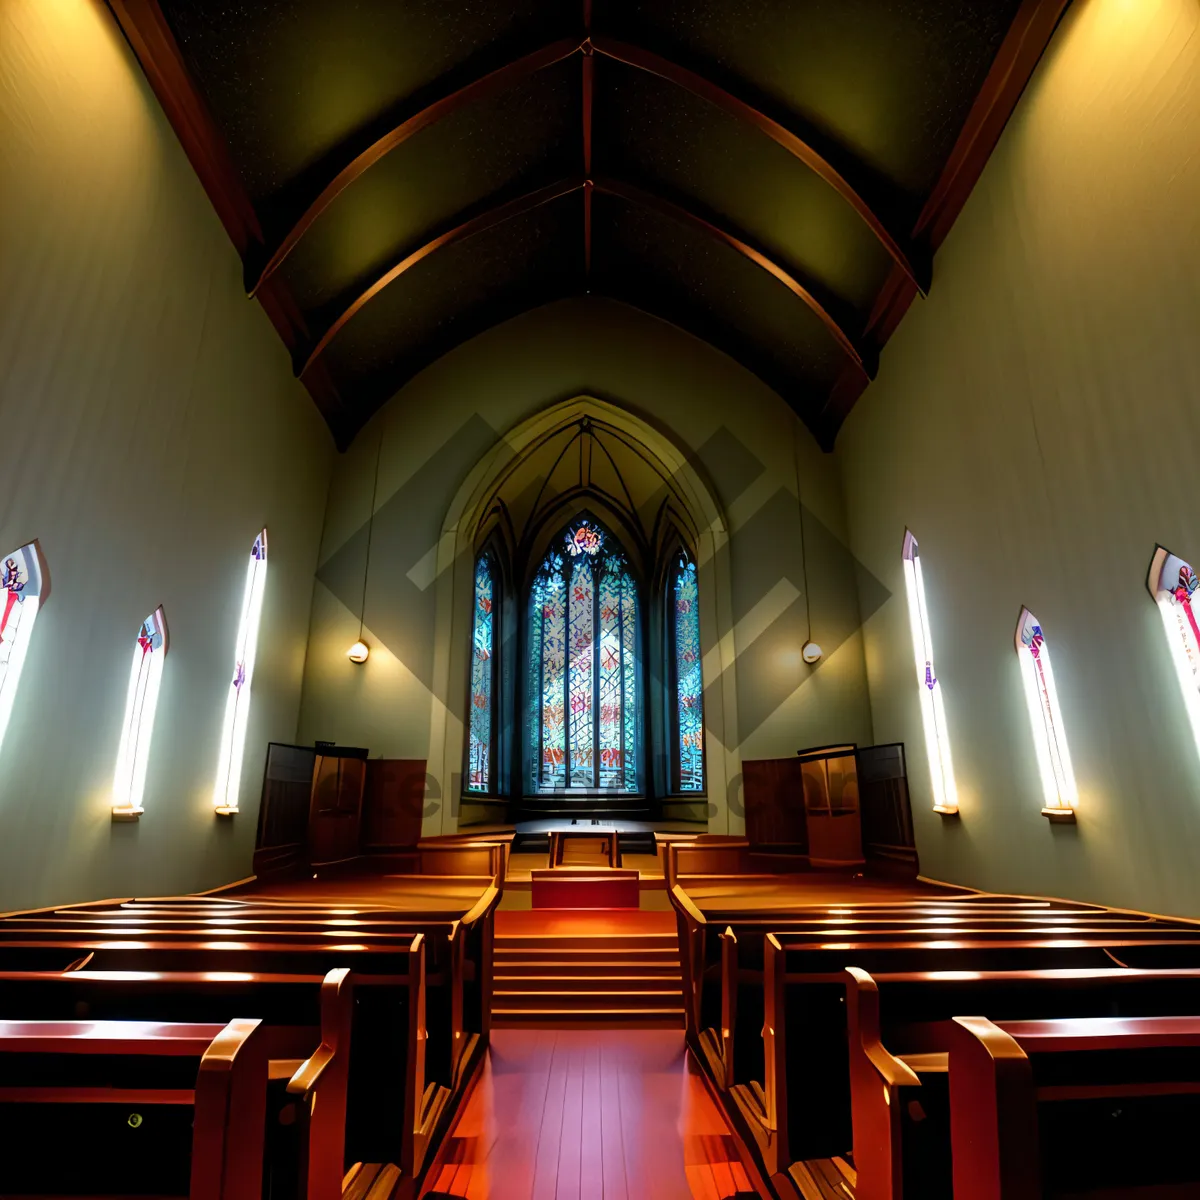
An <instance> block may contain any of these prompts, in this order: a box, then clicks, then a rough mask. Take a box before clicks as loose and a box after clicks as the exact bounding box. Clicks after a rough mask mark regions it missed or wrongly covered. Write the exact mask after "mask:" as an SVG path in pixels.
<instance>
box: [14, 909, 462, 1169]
mask: <svg viewBox="0 0 1200 1200" xmlns="http://www.w3.org/2000/svg"><path fill="white" fill-rule="evenodd" d="M456 927H457V926H456V923H455V928H456ZM235 933H236V935H237V940H236V941H234V942H232V943H224V942H221V941H210V940H188V939H189V938H191V939H197V938H200V937H203V938H206V939H207V937H208V931H207V930H201V931H200V932H199V933H198V934H197V933H196V932H195V931H192V930H181V931H177V936H176V937H175V938H174V939H173V940H169V941H152V940H148V939H146V940H139V939H128V940H125V939H123V940H121V941H120V942H117V943H116V946H118V947H119V949H115V950H113V949H106V948H105V946H106V944H109V945H111V943H106V942H105V940H103V939H100V940H85V939H76V940H69V941H66V942H65V943H62V944H66V945H68V946H69V947H70V949H71V951H72V952H73V953H75V954H76V955H77V956H79V960H80V961H81V962H86V964H87V967H88V968H90V969H91V970H92V971H93V972H96V973H99V974H101V975H105V976H108V977H109V978H117V979H130V977H139V976H144V975H146V974H154V973H157V972H163V971H167V972H190V973H193V974H195V973H198V972H202V973H205V974H207V975H208V976H209V977H210V978H213V977H215V978H216V979H217V981H218V982H219V981H227V982H238V981H240V980H248V979H250V978H252V974H253V973H252V972H251V971H249V970H248V968H250V967H253V968H255V969H256V970H257V972H258V973H262V974H272V975H285V974H290V975H306V976H309V977H313V976H318V977H319V976H320V975H322V974H323V973H325V972H326V971H329V970H330V969H332V968H334V967H337V966H347V965H348V966H352V967H353V968H354V971H355V977H356V979H357V981H358V985H359V986H358V989H357V993H358V994H357V1000H356V1004H355V1011H354V1016H355V1020H354V1028H355V1030H356V1035H355V1036H354V1037H353V1038H352V1039H351V1041H350V1045H351V1064H350V1085H349V1087H350V1098H349V1104H350V1110H351V1115H350V1126H351V1129H352V1138H351V1143H350V1155H351V1157H352V1158H354V1157H362V1156H364V1155H369V1156H370V1158H371V1159H372V1160H377V1159H387V1160H389V1161H396V1162H399V1163H400V1165H401V1167H402V1168H405V1169H408V1170H410V1171H411V1172H412V1173H414V1174H415V1173H416V1172H418V1171H419V1170H420V1168H421V1166H422V1163H423V1159H424V1156H425V1153H426V1151H427V1150H428V1147H429V1145H430V1144H431V1143H432V1142H433V1141H434V1140H435V1138H436V1137H437V1136H438V1135H439V1133H440V1131H441V1130H442V1129H443V1128H444V1126H445V1124H446V1123H447V1121H448V1119H449V1116H450V1114H451V1112H452V1111H453V1107H454V1104H455V1102H456V1101H457V1099H458V1098H460V1097H461V1095H462V1092H463V1090H464V1089H465V1084H466V1081H467V1078H468V1077H469V1072H470V1070H471V1069H473V1065H474V1061H477V1060H478V1058H479V1057H480V1056H481V1052H482V1044H481V1042H480V1037H479V1034H478V1033H469V1032H464V1030H463V1028H462V1004H461V991H460V990H455V988H454V983H453V981H454V980H457V979H459V978H460V977H459V975H458V973H457V971H456V972H453V973H452V974H451V975H449V976H448V977H447V981H446V986H445V987H443V988H442V989H440V990H439V992H438V993H437V995H438V998H439V1001H440V1004H439V1010H438V1012H437V1013H436V1014H435V1020H434V1022H433V1025H434V1029H435V1036H433V1037H429V1036H428V1035H427V1032H426V1013H427V1011H428V1008H427V1005H426V999H425V986H424V968H423V961H424V938H423V935H422V934H421V933H420V932H417V933H410V934H409V935H408V940H407V941H406V942H402V943H396V942H391V943H388V944H387V945H383V946H381V945H379V944H373V943H372V942H370V941H364V942H363V943H361V944H356V945H345V944H323V943H322V942H321V941H320V940H317V941H312V942H304V941H303V940H302V939H300V938H299V936H297V937H296V938H295V939H294V940H292V941H290V942H276V941H268V940H262V941H257V940H253V939H254V937H255V935H254V934H252V933H247V932H244V931H235ZM45 936H47V937H53V936H54V935H53V934H49V933H48V934H46V935H45ZM155 936H156V937H161V936H162V934H161V933H160V934H157V935H155ZM451 936H452V937H454V934H453V933H452V935H451ZM452 944H453V943H452ZM36 948H37V947H35V949H36ZM14 949H15V950H17V951H18V952H20V951H21V944H20V943H3V942H0V963H4V962H5V959H6V957H11V952H12V951H13V950H14ZM410 956H415V961H412V962H411V963H410V961H409V959H410ZM8 965H9V966H10V967H11V966H13V964H12V963H11V962H10V963H9V964H8ZM77 973H78V972H69V973H68V977H69V976H70V975H74V974H77ZM455 996H458V997H459V999H458V1000H455V999H454V997H455ZM2 1004H3V1001H2V1000H0V1005H2ZM431 1062H432V1064H433V1066H432V1068H430V1063H431ZM410 1067H411V1070H410V1069H409V1068H410ZM397 1080H399V1083H398V1082H397ZM356 1114H357V1115H356ZM340 1168H341V1164H340V1163H339V1171H340ZM340 1177H341V1176H340V1173H339V1175H338V1178H339V1179H340Z"/></svg>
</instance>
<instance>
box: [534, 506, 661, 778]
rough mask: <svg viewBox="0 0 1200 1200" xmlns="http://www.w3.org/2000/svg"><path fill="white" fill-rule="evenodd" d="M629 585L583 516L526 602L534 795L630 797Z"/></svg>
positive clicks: (616, 557)
mask: <svg viewBox="0 0 1200 1200" xmlns="http://www.w3.org/2000/svg"><path fill="white" fill-rule="evenodd" d="M636 604H637V599H636V588H635V586H634V583H633V580H632V578H631V577H630V575H629V573H628V570H627V568H626V565H625V559H624V557H623V555H622V554H621V553H620V551H619V550H618V549H617V548H616V545H615V542H614V540H613V538H612V536H611V535H610V534H608V533H607V532H606V531H605V530H604V529H603V528H602V527H601V526H600V525H599V524H598V523H597V522H596V521H594V520H593V519H592V518H591V517H587V516H584V517H580V518H579V519H577V520H576V521H574V522H573V523H572V524H571V525H569V526H568V527H567V529H566V530H564V532H563V533H562V534H561V535H560V536H559V538H558V539H556V540H555V542H554V543H553V544H552V546H551V549H550V551H549V553H548V554H547V556H546V558H545V560H544V561H543V563H542V566H541V569H540V570H539V571H538V574H537V576H536V578H535V580H534V583H533V588H532V590H531V596H530V610H529V615H530V629H529V695H530V705H529V710H528V712H529V723H530V727H529V731H528V738H529V741H528V744H529V747H530V760H531V762H532V763H533V764H535V765H534V769H533V772H532V776H533V777H532V781H531V782H532V786H533V787H534V789H535V790H537V791H551V790H555V789H558V788H564V787H570V788H581V789H582V788H586V789H589V790H594V789H601V788H602V789H605V790H616V791H636V790H637V784H638V770H637V763H638V757H637V756H638V737H637V729H638V725H637V721H638V697H637V684H638V677H637V613H636Z"/></svg>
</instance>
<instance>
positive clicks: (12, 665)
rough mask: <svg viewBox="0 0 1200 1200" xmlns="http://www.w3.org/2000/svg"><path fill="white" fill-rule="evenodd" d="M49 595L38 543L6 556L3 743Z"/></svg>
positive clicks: (0, 626)
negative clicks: (42, 608) (30, 642)
mask: <svg viewBox="0 0 1200 1200" xmlns="http://www.w3.org/2000/svg"><path fill="white" fill-rule="evenodd" d="M49 594H50V580H49V578H48V576H47V573H46V569H45V564H44V563H43V561H42V555H41V551H40V550H39V549H38V544H37V542H29V543H28V544H27V545H24V546H22V547H20V549H17V550H14V551H12V553H11V554H6V555H5V556H4V560H3V565H2V566H0V598H2V599H3V602H4V608H3V611H0V741H3V739H4V734H5V731H6V730H7V729H8V722H9V718H10V717H11V716H12V711H13V704H14V702H15V701H16V697H17V687H18V685H19V684H20V682H21V672H22V671H23V670H24V668H25V657H26V655H27V654H28V653H29V639H30V638H31V637H32V636H33V623H34V621H35V620H37V615H38V612H39V611H40V609H41V606H42V605H43V604H45V603H46V597H47V596H48V595H49Z"/></svg>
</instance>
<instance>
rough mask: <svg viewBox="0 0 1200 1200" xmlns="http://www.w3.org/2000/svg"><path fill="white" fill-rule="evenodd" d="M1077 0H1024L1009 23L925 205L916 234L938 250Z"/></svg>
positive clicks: (918, 220) (918, 219) (914, 234)
mask: <svg viewBox="0 0 1200 1200" xmlns="http://www.w3.org/2000/svg"><path fill="white" fill-rule="evenodd" d="M1070 3H1071V0H1024V3H1023V4H1022V5H1021V7H1020V8H1019V9H1018V10H1017V15H1016V16H1015V17H1014V18H1013V22H1012V24H1011V25H1010V26H1009V30H1008V33H1007V35H1006V36H1005V38H1004V41H1003V42H1002V43H1001V45H1000V50H999V52H998V53H997V55H996V58H995V61H994V62H993V63H992V67H991V70H990V71H988V74H987V78H986V79H985V80H984V81H983V87H982V88H980V89H979V95H978V96H976V97H975V103H974V104H973V105H972V106H971V111H970V112H969V113H968V114H967V119H966V121H965V123H964V124H963V127H962V131H961V132H960V133H959V135H958V140H957V141H956V142H955V143H954V149H953V150H951V151H950V157H949V158H948V159H947V160H946V165H945V166H944V167H943V168H942V174H941V177H940V178H939V179H938V181H937V183H936V184H935V185H934V189H933V191H932V192H931V193H930V196H929V199H928V200H927V201H926V202H925V205H924V207H923V208H922V209H921V214H920V216H919V217H918V218H917V224H916V227H915V229H914V230H913V236H914V237H917V238H920V239H921V240H922V241H924V242H925V243H927V244H928V245H930V246H932V247H933V248H934V249H935V250H936V249H937V248H938V247H939V246H940V245H941V244H942V242H944V241H945V240H946V235H947V234H948V233H949V232H950V227H951V226H952V225H953V224H954V222H955V220H956V219H957V217H958V214H959V213H960V212H962V209H963V205H965V204H966V202H967V197H968V196H969V195H970V194H971V191H972V189H973V188H974V187H975V184H976V183H977V182H978V181H979V177H980V175H982V174H983V168H984V167H985V166H986V165H987V161H988V159H989V158H990V157H991V154H992V151H993V150H994V149H995V148H996V143H997V142H998V141H999V140H1000V135H1001V134H1002V133H1003V132H1004V127H1005V125H1007V124H1008V119H1009V117H1011V116H1012V114H1013V110H1014V109H1015V108H1016V107H1017V101H1019V100H1020V99H1021V95H1022V93H1023V92H1024V91H1025V87H1026V85H1027V84H1028V83H1029V80H1030V78H1031V77H1032V75H1033V72H1034V69H1035V68H1036V67H1037V65H1038V63H1039V62H1040V61H1041V58H1042V55H1043V54H1044V53H1045V52H1046V47H1047V46H1048V45H1049V44H1050V39H1051V37H1053V36H1054V31H1055V30H1056V29H1057V28H1058V23H1059V21H1061V20H1062V16H1063V13H1065V12H1066V10H1067V7H1068V5H1069V4H1070Z"/></svg>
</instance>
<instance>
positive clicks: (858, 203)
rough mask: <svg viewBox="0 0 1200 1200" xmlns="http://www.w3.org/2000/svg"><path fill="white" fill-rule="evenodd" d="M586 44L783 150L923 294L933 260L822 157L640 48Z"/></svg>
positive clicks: (699, 78)
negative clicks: (851, 215) (842, 204)
mask: <svg viewBox="0 0 1200 1200" xmlns="http://www.w3.org/2000/svg"><path fill="white" fill-rule="evenodd" d="M589 41H590V45H591V47H592V49H593V50H595V52H596V53H597V54H603V55H604V56H605V57H606V58H611V59H613V60H614V61H616V62H620V63H624V64H625V65H626V66H629V67H636V68H637V69H638V70H641V71H646V72H649V73H650V74H651V75H657V76H658V77H659V78H660V79H665V80H667V81H668V82H669V83H673V84H675V85H676V86H677V87H681V88H684V89H685V90H686V91H689V92H691V93H692V94H693V95H695V96H699V97H700V98H701V99H703V100H707V101H708V102H709V103H710V104H713V105H715V106H716V107H717V108H720V109H722V110H723V111H724V112H727V113H730V114H731V115H733V116H735V117H737V118H739V119H740V120H742V121H745V122H746V123H747V124H748V125H750V126H752V127H753V128H755V129H757V130H758V131H759V132H760V133H765V134H766V135H767V137H769V138H770V139H771V140H772V141H773V142H775V143H776V144H777V145H779V146H782V147H783V149H784V150H786V151H787V152H788V153H789V154H791V155H792V156H793V157H794V158H796V159H797V160H799V161H800V162H802V163H803V164H804V165H805V166H806V167H808V168H809V170H811V171H813V172H815V174H817V175H818V176H819V177H820V178H821V179H823V180H824V181H825V182H826V183H827V184H829V186H830V187H832V188H833V189H834V191H836V192H837V193H838V195H839V196H841V197H842V199H843V200H845V201H846V203H847V204H849V205H850V207H851V208H853V209H854V211H855V212H856V213H857V214H858V215H859V217H860V218H861V219H862V221H863V223H864V224H865V225H866V226H867V228H868V229H869V230H870V231H871V232H872V233H873V234H874V235H875V237H876V239H877V240H878V241H879V244H880V245H881V246H882V247H883V248H884V250H886V251H887V253H888V254H889V255H890V256H891V259H892V261H893V262H894V263H895V264H896V266H897V267H899V268H900V270H901V271H903V272H904V274H905V275H906V276H907V277H908V278H909V279H910V280H912V282H913V284H914V285H915V286H916V288H917V289H918V290H919V291H920V292H921V293H922V294H924V293H926V292H928V290H929V283H930V278H931V276H932V271H933V267H932V257H931V256H930V255H929V254H928V253H926V252H925V251H923V250H921V249H920V248H919V247H918V246H917V245H916V244H915V243H914V242H913V241H912V239H910V238H908V237H906V236H904V235H903V234H901V233H900V232H899V231H898V230H894V229H891V228H889V225H888V222H887V221H885V220H884V219H883V217H881V216H880V215H879V213H877V212H876V211H875V209H874V208H873V207H872V206H871V205H870V204H869V203H868V202H867V200H866V199H865V198H864V195H863V193H864V191H865V189H864V188H863V187H862V186H861V185H855V184H854V183H852V182H851V181H850V180H849V179H847V178H846V176H845V175H844V174H843V173H842V172H841V171H839V170H838V169H837V168H836V167H835V166H834V165H833V164H832V163H831V162H830V161H829V160H828V159H827V158H826V157H825V156H824V155H823V154H821V153H820V152H819V151H818V150H817V149H815V148H814V147H813V146H812V145H811V144H810V143H809V142H807V141H806V140H805V139H804V138H802V137H800V135H799V134H797V133H795V132H794V131H793V130H791V129H788V128H787V127H786V126H784V125H781V124H780V123H779V122H778V121H776V120H775V119H774V118H773V117H769V116H767V114H766V113H764V112H762V111H761V110H759V109H757V108H755V107H754V106H753V105H752V104H748V103H747V102H746V101H745V100H741V99H739V98H738V97H737V96H735V95H733V94H732V93H731V92H727V91H726V90H725V89H724V88H722V87H720V86H719V85H717V84H715V83H713V82H712V81H711V80H709V79H706V78H705V77H704V76H703V75H699V74H697V73H696V72H695V71H692V70H690V69H689V68H687V67H684V66H681V65H680V64H679V63H676V62H672V61H671V60H670V59H667V58H663V57H662V55H660V54H655V53H653V52H652V51H650V50H643V49H642V48H641V47H640V46H631V45H628V44H627V43H625V42H619V41H617V40H616V39H614V38H610V37H602V36H593V37H591V38H590V39H589Z"/></svg>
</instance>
